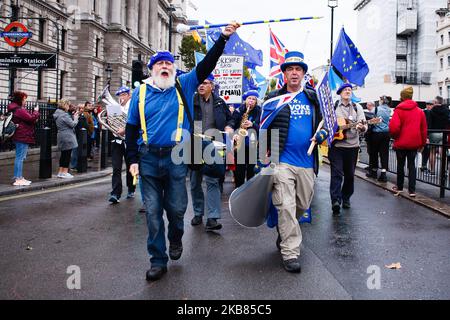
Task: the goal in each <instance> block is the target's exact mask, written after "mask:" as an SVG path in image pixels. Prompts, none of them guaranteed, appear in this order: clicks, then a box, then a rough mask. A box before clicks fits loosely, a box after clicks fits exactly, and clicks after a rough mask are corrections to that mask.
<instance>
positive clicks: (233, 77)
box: [213, 55, 244, 104]
mask: <svg viewBox="0 0 450 320" xmlns="http://www.w3.org/2000/svg"><path fill="white" fill-rule="evenodd" d="M213 75H214V78H215V83H216V85H218V86H219V95H220V97H221V98H222V99H223V100H225V102H226V103H227V104H240V103H242V95H243V94H244V93H243V92H242V90H243V88H242V84H243V76H244V57H243V56H234V55H223V56H221V57H220V59H219V61H218V62H217V65H216V69H215V70H214V72H213Z"/></svg>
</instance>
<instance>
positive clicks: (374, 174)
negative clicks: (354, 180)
mask: <svg viewBox="0 0 450 320" xmlns="http://www.w3.org/2000/svg"><path fill="white" fill-rule="evenodd" d="M366 177H367V178H373V179H376V178H377V172H376V171H373V170H371V171H370V172H367V173H366Z"/></svg>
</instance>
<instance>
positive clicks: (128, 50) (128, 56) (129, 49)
mask: <svg viewBox="0 0 450 320" xmlns="http://www.w3.org/2000/svg"><path fill="white" fill-rule="evenodd" d="M130 61H131V48H130V47H128V48H127V64H130Z"/></svg>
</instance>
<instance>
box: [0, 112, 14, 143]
mask: <svg viewBox="0 0 450 320" xmlns="http://www.w3.org/2000/svg"><path fill="white" fill-rule="evenodd" d="M13 115H14V114H13V113H12V112H8V113H5V114H3V115H0V140H1V142H4V141H6V140H8V139H10V138H11V137H12V136H13V135H14V133H15V132H16V129H17V125H16V124H15V123H14V122H12V118H13Z"/></svg>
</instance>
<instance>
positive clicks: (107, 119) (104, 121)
mask: <svg viewBox="0 0 450 320" xmlns="http://www.w3.org/2000/svg"><path fill="white" fill-rule="evenodd" d="M99 100H100V101H102V102H103V103H104V104H105V106H106V109H105V110H102V111H101V112H100V113H99V115H98V121H99V122H100V124H101V125H102V126H104V127H105V128H106V129H108V130H109V131H111V132H112V133H113V134H114V135H115V136H116V137H118V138H120V139H122V140H125V135H122V134H119V132H120V131H121V130H123V129H124V128H125V126H126V125H127V118H128V116H127V114H126V113H125V112H122V113H120V114H108V108H110V109H111V108H116V109H117V108H120V110H122V106H121V105H120V104H119V103H118V102H117V101H116V100H114V98H113V97H112V96H111V93H110V92H109V85H107V86H106V87H105V89H103V92H102V94H101V95H100V97H99Z"/></svg>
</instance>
